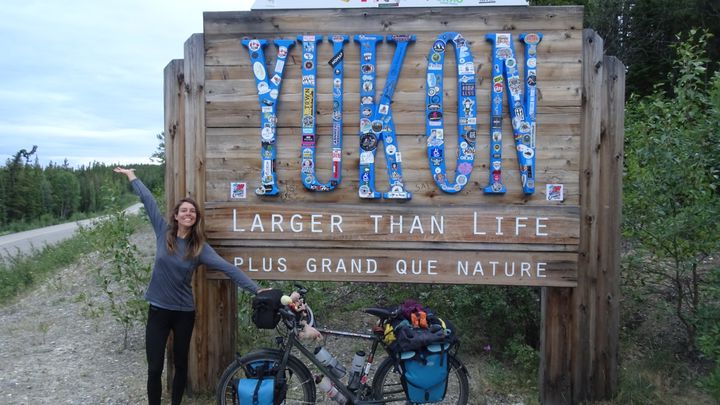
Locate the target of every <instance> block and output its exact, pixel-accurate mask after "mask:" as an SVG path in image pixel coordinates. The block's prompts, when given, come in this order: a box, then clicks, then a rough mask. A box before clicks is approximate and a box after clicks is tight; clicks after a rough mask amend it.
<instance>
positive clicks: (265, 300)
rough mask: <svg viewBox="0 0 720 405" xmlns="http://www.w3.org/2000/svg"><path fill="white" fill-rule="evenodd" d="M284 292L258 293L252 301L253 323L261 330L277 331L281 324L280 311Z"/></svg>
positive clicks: (269, 291)
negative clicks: (278, 325) (279, 323)
mask: <svg viewBox="0 0 720 405" xmlns="http://www.w3.org/2000/svg"><path fill="white" fill-rule="evenodd" d="M282 295H283V292H282V290H274V289H273V290H266V291H262V292H259V293H257V295H255V297H254V298H253V300H252V310H253V312H252V321H253V323H254V324H255V326H257V327H258V328H259V329H275V326H277V324H278V322H280V312H279V309H280V307H281V306H282V303H281V302H280V298H281V297H282Z"/></svg>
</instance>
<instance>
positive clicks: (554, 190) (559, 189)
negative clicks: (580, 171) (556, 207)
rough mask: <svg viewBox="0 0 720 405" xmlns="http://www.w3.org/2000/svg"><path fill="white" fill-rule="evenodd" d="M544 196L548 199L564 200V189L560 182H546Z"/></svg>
mask: <svg viewBox="0 0 720 405" xmlns="http://www.w3.org/2000/svg"><path fill="white" fill-rule="evenodd" d="M545 196H546V199H547V200H548V201H564V200H565V196H564V191H563V185H562V184H546V185H545Z"/></svg>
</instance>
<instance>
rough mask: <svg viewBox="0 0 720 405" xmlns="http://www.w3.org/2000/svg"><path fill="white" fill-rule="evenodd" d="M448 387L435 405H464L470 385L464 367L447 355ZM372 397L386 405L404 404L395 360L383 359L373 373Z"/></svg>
mask: <svg viewBox="0 0 720 405" xmlns="http://www.w3.org/2000/svg"><path fill="white" fill-rule="evenodd" d="M448 366H449V367H450V368H449V370H448V371H449V373H448V385H447V391H446V392H445V398H443V400H442V401H441V402H435V403H437V404H447V405H450V404H455V405H466V404H467V403H468V398H469V396H470V384H469V383H468V373H467V369H466V368H465V365H463V364H462V363H461V362H460V360H458V359H457V358H455V356H453V355H452V354H448ZM372 391H373V397H374V399H376V400H382V401H383V402H385V401H387V402H385V403H388V404H396V403H397V404H406V403H409V402H407V398H406V396H405V391H404V390H403V387H402V382H401V381H400V370H399V369H398V367H396V366H395V360H393V359H392V358H390V357H387V358H385V360H383V362H382V363H380V366H379V367H378V368H377V371H376V372H375V377H374V378H373V383H372Z"/></svg>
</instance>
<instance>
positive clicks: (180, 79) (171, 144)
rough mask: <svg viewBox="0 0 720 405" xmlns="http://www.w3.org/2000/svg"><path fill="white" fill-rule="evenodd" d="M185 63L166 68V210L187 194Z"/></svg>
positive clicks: (171, 63)
mask: <svg viewBox="0 0 720 405" xmlns="http://www.w3.org/2000/svg"><path fill="white" fill-rule="evenodd" d="M183 64H184V62H183V60H182V59H174V60H172V61H170V63H168V65H167V66H166V67H165V71H164V75H165V95H164V98H165V100H164V101H165V208H166V212H170V210H172V209H173V207H174V206H175V202H176V201H177V200H178V199H179V198H180V197H181V196H183V195H185V182H184V177H185V174H184V169H185V78H184V75H183Z"/></svg>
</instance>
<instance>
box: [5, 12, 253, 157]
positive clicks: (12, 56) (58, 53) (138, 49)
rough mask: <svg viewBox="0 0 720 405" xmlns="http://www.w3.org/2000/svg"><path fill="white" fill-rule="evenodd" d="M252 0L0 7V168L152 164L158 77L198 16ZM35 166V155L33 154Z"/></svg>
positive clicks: (159, 107)
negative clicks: (24, 153) (23, 153)
mask: <svg viewBox="0 0 720 405" xmlns="http://www.w3.org/2000/svg"><path fill="white" fill-rule="evenodd" d="M252 3H253V0H233V1H229V0H195V1H192V0H173V1H170V0H144V1H143V0H123V1H117V0H103V1H97V0H95V1H89V0H63V1H57V0H23V1H6V2H4V3H3V5H2V7H0V21H1V22H2V23H0V75H1V77H2V79H1V80H0V166H1V165H5V163H6V162H7V160H8V159H10V158H12V157H13V155H15V154H16V153H17V152H18V151H19V150H21V149H26V150H28V151H29V150H30V149H31V148H32V147H33V145H37V147H38V149H37V152H36V156H37V158H38V160H39V162H40V164H41V165H42V166H43V167H45V166H47V165H48V164H49V163H50V162H53V163H56V164H62V163H63V162H64V161H65V160H66V159H67V161H68V163H69V164H70V165H71V166H73V167H79V166H81V165H86V166H87V165H89V164H91V163H92V162H101V163H105V164H108V165H112V164H124V165H125V164H131V163H152V162H151V160H150V156H151V155H152V154H153V153H154V152H155V151H156V150H157V148H158V145H159V141H158V139H157V137H156V136H157V134H159V133H161V132H162V131H163V126H164V124H163V70H164V68H165V66H167V64H168V63H169V62H170V61H171V60H172V59H182V58H183V45H184V43H185V41H186V40H187V39H188V38H189V37H190V35H192V34H193V33H201V32H202V18H203V14H202V13H203V11H242V10H249V9H250V6H251V5H252ZM33 159H34V157H33Z"/></svg>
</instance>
